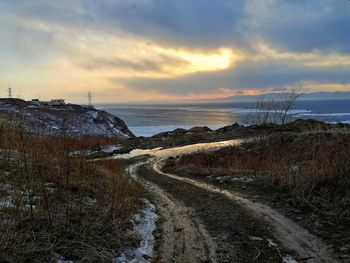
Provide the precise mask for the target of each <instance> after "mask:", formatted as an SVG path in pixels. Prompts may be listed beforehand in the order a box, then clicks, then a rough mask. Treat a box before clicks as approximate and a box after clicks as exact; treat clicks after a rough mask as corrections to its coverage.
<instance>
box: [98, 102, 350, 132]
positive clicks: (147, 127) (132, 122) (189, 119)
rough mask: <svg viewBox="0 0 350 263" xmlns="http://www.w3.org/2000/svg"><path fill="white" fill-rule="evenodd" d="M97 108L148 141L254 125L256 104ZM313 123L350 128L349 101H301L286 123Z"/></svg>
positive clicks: (212, 103) (234, 103)
mask: <svg viewBox="0 0 350 263" xmlns="http://www.w3.org/2000/svg"><path fill="white" fill-rule="evenodd" d="M96 108H98V109H102V110H105V111H107V112H110V113H112V114H113V115H115V116H118V117H119V118H121V119H123V120H124V121H125V123H126V124H127V126H128V127H129V129H130V130H131V131H132V132H133V133H134V134H135V135H136V136H144V137H149V136H153V135H155V134H157V133H160V132H164V131H171V130H174V129H176V128H185V129H189V128H191V127H194V126H208V127H209V128H211V129H218V128H220V127H223V126H226V125H231V124H233V123H235V122H237V123H239V124H242V125H249V124H255V123H257V109H256V103H255V102H208V103H184V104H142V105H118V104H101V105H97V106H96ZM300 118H302V119H316V120H320V121H325V122H328V123H338V122H342V123H347V124H350V100H349V99H344V100H303V101H298V102H297V104H296V105H295V106H294V107H293V109H292V110H291V111H290V112H289V115H288V120H289V121H292V120H295V119H300Z"/></svg>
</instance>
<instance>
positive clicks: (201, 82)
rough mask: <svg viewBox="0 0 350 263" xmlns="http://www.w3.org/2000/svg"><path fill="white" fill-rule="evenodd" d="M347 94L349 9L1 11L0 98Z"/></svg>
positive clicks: (225, 6)
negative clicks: (297, 90)
mask: <svg viewBox="0 0 350 263" xmlns="http://www.w3.org/2000/svg"><path fill="white" fill-rule="evenodd" d="M300 81H302V82H303V83H304V86H305V90H307V91H309V92H312V91H350V1H349V0H307V1H305V0H215V1H214V0H60V1H57V0H0V96H3V97H5V96H7V95H6V94H7V88H8V85H9V84H11V87H12V89H13V94H14V95H15V96H18V97H20V98H24V99H31V98H40V99H43V100H44V99H45V100H47V99H51V98H65V99H66V100H67V101H71V102H78V103H83V102H86V101H87V93H88V92H89V91H91V93H92V95H93V101H94V102H95V103H97V102H98V103H127V102H138V101H140V102H151V101H186V100H207V99H219V98H225V97H228V96H232V95H242V94H243V95H244V94H247V95H250V94H253V95H255V94H261V93H266V92H280V91H285V90H288V89H289V88H291V87H293V86H295V85H297V83H300Z"/></svg>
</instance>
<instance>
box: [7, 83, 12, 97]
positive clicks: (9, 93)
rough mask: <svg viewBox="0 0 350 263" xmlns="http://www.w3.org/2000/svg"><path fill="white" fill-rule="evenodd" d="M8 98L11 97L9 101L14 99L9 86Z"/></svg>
mask: <svg viewBox="0 0 350 263" xmlns="http://www.w3.org/2000/svg"><path fill="white" fill-rule="evenodd" d="M8 97H9V99H11V98H12V88H11V86H10V85H9V89H8Z"/></svg>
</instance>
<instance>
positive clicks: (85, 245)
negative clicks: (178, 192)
mask: <svg viewBox="0 0 350 263" xmlns="http://www.w3.org/2000/svg"><path fill="white" fill-rule="evenodd" d="M101 143H102V144H104V143H109V141H108V142H106V141H105V140H103V141H101V140H95V139H93V138H90V139H88V140H87V141H85V140H84V139H72V138H65V137H62V138H57V137H56V138H50V137H46V136H44V135H43V134H41V133H40V132H36V133H33V134H28V133H25V132H24V130H23V129H21V127H20V126H18V125H15V126H11V125H9V124H4V123H2V124H1V123H0V149H1V158H0V258H1V262H16V263H17V262H54V261H55V259H57V258H60V257H62V258H67V259H70V260H74V262H111V260H112V258H113V257H115V256H116V253H117V251H118V249H120V248H121V247H122V246H124V245H127V244H128V243H129V242H130V240H128V237H127V236H126V230H127V225H128V219H129V218H130V216H131V214H133V213H134V212H135V211H136V210H137V207H138V205H139V200H140V198H141V197H142V188H141V186H140V185H137V184H136V183H134V182H131V181H129V179H128V178H127V177H126V176H125V175H124V168H123V166H122V164H121V163H120V162H118V161H107V162H101V163H96V162H90V161H89V160H88V159H87V158H86V156H84V155H81V156H77V157H74V158H73V157H70V156H69V155H68V153H69V152H72V151H75V150H77V149H82V148H84V147H89V146H93V147H95V146H98V145H101Z"/></svg>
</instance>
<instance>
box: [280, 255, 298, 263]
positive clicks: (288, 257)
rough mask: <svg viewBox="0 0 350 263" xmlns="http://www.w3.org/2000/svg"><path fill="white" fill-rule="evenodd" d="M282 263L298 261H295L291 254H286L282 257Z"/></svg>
mask: <svg viewBox="0 0 350 263" xmlns="http://www.w3.org/2000/svg"><path fill="white" fill-rule="evenodd" d="M283 263H298V261H296V260H295V259H294V258H292V257H291V256H286V257H284V258H283Z"/></svg>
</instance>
